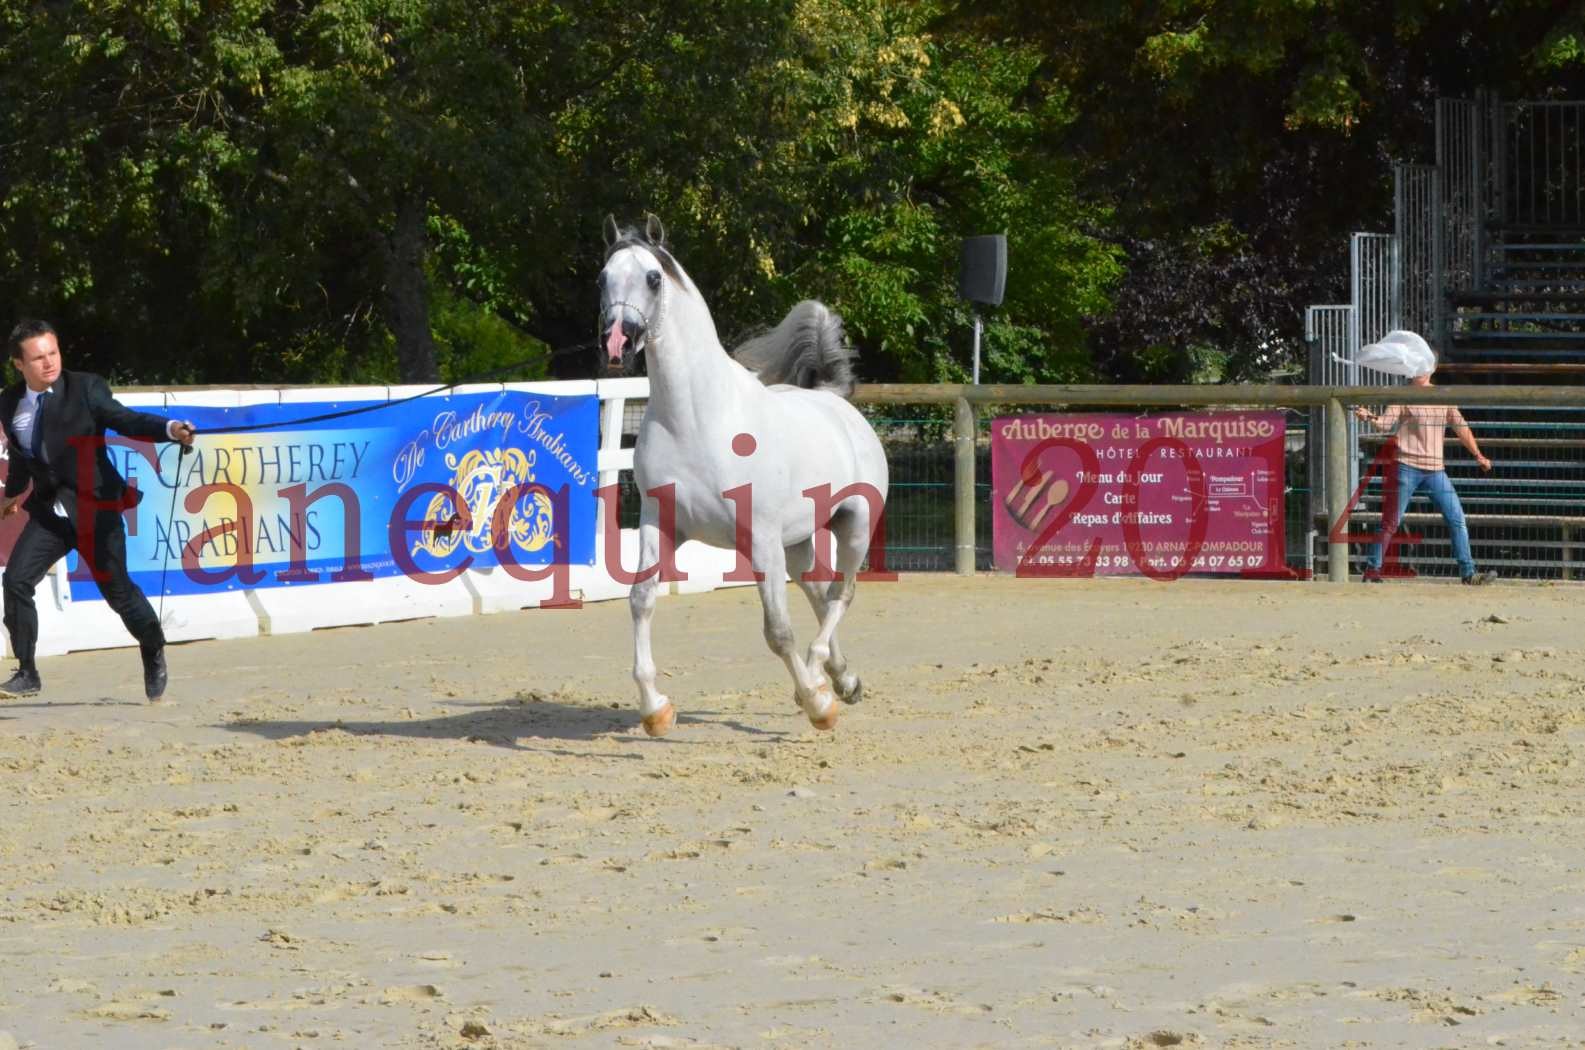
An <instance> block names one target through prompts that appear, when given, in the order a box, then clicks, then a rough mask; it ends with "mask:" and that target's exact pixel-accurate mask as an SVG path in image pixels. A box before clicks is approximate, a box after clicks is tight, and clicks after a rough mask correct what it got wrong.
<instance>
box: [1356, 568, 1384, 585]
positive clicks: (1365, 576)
mask: <svg viewBox="0 0 1585 1050" xmlns="http://www.w3.org/2000/svg"><path fill="white" fill-rule="evenodd" d="M1359 582H1360V583H1380V582H1381V570H1380V569H1366V570H1365V571H1364V572H1362V573H1360V574H1359Z"/></svg>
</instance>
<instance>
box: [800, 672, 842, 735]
mask: <svg viewBox="0 0 1585 1050" xmlns="http://www.w3.org/2000/svg"><path fill="white" fill-rule="evenodd" d="M816 711H819V712H820V713H819V714H815V712H816ZM804 713H805V714H807V715H808V716H809V724H810V725H812V726H814V727H815V728H816V729H818V730H820V731H821V732H827V731H829V730H832V729H835V728H836V727H837V716H838V715H840V714H841V713H842V705H841V704H839V703H837V698H836V694H835V693H833V692H832V691H831V686H829V685H827V684H824V683H822V684H821V686H820V688H819V689H816V690H815V695H814V696H813V697H812V698H811V699H810V701H809V706H808V707H805V708H804Z"/></svg>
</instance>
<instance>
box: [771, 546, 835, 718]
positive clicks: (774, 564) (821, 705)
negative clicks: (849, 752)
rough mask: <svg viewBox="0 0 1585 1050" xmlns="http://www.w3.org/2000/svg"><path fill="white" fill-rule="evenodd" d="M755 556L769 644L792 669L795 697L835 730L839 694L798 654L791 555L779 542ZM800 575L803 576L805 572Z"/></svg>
mask: <svg viewBox="0 0 1585 1050" xmlns="http://www.w3.org/2000/svg"><path fill="white" fill-rule="evenodd" d="M759 553H760V556H759V557H756V558H755V559H754V562H755V565H754V567H755V568H756V569H757V570H758V571H759V572H761V573H763V577H762V578H761V579H760V581H759V600H760V604H761V605H763V606H764V608H765V644H766V645H769V646H770V650H771V652H773V653H775V654H776V655H777V656H779V657H781V658H782V662H783V663H785V664H786V665H787V670H788V671H790V672H792V676H793V690H794V699H796V700H797V701H798V706H799V707H801V708H803V710H804V714H806V715H808V716H809V721H810V722H811V723H812V724H813V725H814V727H815V728H816V729H832V728H835V726H836V724H837V712H838V711H839V710H840V708H838V707H837V702H836V696H835V695H833V694H832V692H831V685H830V683H829V682H827V681H826V680H825V679H824V678H822V677H821V676H820V675H819V674H818V673H817V672H816V671H814V670H812V669H811V668H810V666H809V664H808V663H807V662H805V661H804V660H803V659H802V658H801V657H800V656H799V655H798V646H797V641H796V640H795V639H794V637H793V629H792V617H791V616H790V615H789V614H788V611H787V584H786V582H785V581H784V580H783V576H784V575H785V574H786V572H787V555H786V552H785V551H784V550H783V549H782V547H781V546H780V545H779V544H767V545H766V546H765V548H764V549H763V550H762V551H760V552H759ZM799 575H802V574H801V573H800V574H799Z"/></svg>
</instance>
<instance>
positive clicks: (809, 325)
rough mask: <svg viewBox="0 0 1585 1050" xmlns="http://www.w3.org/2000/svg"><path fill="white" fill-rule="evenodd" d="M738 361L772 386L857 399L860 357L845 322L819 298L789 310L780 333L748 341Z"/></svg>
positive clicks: (767, 333)
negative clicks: (856, 372)
mask: <svg viewBox="0 0 1585 1050" xmlns="http://www.w3.org/2000/svg"><path fill="white" fill-rule="evenodd" d="M732 356H733V357H734V358H736V359H737V361H738V363H739V364H741V365H742V366H743V367H745V368H747V369H748V370H749V371H751V372H753V373H754V374H756V375H757V376H759V379H760V382H762V383H764V384H765V385H766V386H776V385H778V384H781V383H786V384H790V385H792V386H800V387H804V388H805V389H810V390H829V391H831V392H832V393H834V394H836V395H838V396H840V397H851V396H852V395H853V387H854V385H855V384H856V383H857V382H858V380H857V378H856V377H855V376H854V374H853V359H854V358H855V357H856V356H857V354H856V352H855V351H854V349H853V347H852V346H851V345H849V343H848V340H847V333H846V331H845V330H844V329H843V327H842V318H841V317H840V316H839V315H838V314H837V312H836V311H835V310H832V309H831V308H830V307H828V306H826V305H825V304H824V303H822V302H817V301H816V300H814V299H805V300H804V301H803V302H801V303H799V304H797V305H796V306H794V307H793V308H792V309H791V310H789V311H787V316H786V317H784V318H782V321H781V323H780V324H778V325H777V326H776V327H775V328H772V329H770V330H769V331H764V332H761V333H759V334H758V335H755V336H752V337H750V338H749V339H747V340H745V341H744V342H743V343H742V344H741V345H739V346H738V348H737V349H736V350H734V351H732Z"/></svg>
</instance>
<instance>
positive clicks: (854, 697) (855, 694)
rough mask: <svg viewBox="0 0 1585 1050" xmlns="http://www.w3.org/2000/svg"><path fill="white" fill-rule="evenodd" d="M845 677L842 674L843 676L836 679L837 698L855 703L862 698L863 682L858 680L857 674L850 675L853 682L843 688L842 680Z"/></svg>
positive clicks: (848, 702) (845, 702)
mask: <svg viewBox="0 0 1585 1050" xmlns="http://www.w3.org/2000/svg"><path fill="white" fill-rule="evenodd" d="M846 678H847V676H844V678H839V679H838V680H837V684H836V690H837V699H838V700H840V701H842V702H843V703H844V704H856V703H858V702H859V701H860V700H862V699H864V682H863V681H862V680H860V678H859V676H858V675H852V676H851V681H852V682H853V684H852V685H850V686H848V687H847V688H846V689H843V688H842V682H843V681H844V680H845V679H846Z"/></svg>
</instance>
